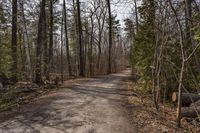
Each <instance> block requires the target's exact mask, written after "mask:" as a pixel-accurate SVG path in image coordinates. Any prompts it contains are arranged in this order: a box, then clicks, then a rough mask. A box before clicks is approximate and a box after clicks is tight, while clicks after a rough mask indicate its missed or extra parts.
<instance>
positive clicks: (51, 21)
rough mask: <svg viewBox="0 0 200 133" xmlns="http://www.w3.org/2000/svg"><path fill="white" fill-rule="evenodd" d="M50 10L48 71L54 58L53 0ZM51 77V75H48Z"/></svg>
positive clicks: (50, 0)
mask: <svg viewBox="0 0 200 133" xmlns="http://www.w3.org/2000/svg"><path fill="white" fill-rule="evenodd" d="M49 2H50V3H49V4H50V6H49V12H50V31H49V57H48V72H50V71H51V70H50V69H51V65H52V59H53V24H54V23H53V0H49ZM47 78H49V77H47Z"/></svg>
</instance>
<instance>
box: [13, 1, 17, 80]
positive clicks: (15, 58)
mask: <svg viewBox="0 0 200 133" xmlns="http://www.w3.org/2000/svg"><path fill="white" fill-rule="evenodd" d="M11 51H12V53H11V55H12V61H13V62H12V66H11V72H12V77H11V80H12V82H13V83H16V82H17V62H18V61H17V0H12V44H11Z"/></svg>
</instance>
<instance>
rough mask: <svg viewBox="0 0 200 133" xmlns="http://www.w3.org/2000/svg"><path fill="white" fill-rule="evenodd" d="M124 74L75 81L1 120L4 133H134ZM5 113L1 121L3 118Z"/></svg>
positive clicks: (0, 132) (128, 73) (125, 75)
mask: <svg viewBox="0 0 200 133" xmlns="http://www.w3.org/2000/svg"><path fill="white" fill-rule="evenodd" d="M129 76H130V70H126V71H123V72H122V73H118V74H112V75H108V76H101V77H98V78H89V79H83V80H75V81H74V82H73V83H70V84H68V83H65V84H64V85H63V86H62V89H59V90H58V91H57V92H55V93H53V94H50V95H47V96H43V97H41V98H39V99H38V100H36V101H35V102H34V103H31V104H29V105H24V106H23V107H21V109H20V110H18V113H16V114H14V115H13V117H11V118H9V119H7V118H6V117H3V118H5V119H3V120H0V133H134V126H133V125H131V124H130V122H129V117H128V110H127V109H126V106H127V103H126V100H125V97H126V96H128V95H129V94H128V92H127V89H126V87H127V86H126V84H125V83H124V80H125V79H127V78H128V77H129ZM2 115H3V114H2V113H1V114H0V116H1V117H0V118H2Z"/></svg>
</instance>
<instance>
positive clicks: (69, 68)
mask: <svg viewBox="0 0 200 133" xmlns="http://www.w3.org/2000/svg"><path fill="white" fill-rule="evenodd" d="M66 11H67V10H66V5H65V0H63V12H64V23H65V41H66V42H65V43H66V54H67V62H68V71H69V75H70V76H71V75H72V70H71V61H70V53H69V41H68V27H67V13H66Z"/></svg>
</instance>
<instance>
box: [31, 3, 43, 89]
mask: <svg viewBox="0 0 200 133" xmlns="http://www.w3.org/2000/svg"><path fill="white" fill-rule="evenodd" d="M45 5H46V0H42V3H41V5H40V15H39V22H38V34H37V46H36V66H35V81H34V82H35V83H36V84H38V85H41V84H42V83H43V82H42V77H41V76H42V75H41V58H42V57H41V56H42V46H43V44H44V30H45V28H44V26H45V19H44V17H45Z"/></svg>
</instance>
